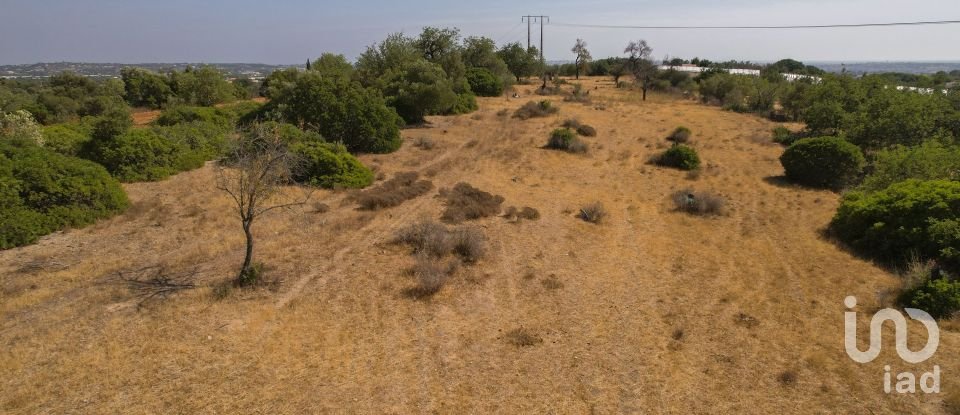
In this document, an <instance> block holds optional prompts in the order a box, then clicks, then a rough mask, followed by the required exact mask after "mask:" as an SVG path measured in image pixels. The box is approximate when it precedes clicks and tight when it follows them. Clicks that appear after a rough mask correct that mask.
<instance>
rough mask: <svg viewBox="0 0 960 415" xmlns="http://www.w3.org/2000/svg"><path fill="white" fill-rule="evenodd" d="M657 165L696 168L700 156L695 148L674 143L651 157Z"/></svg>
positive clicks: (698, 164) (686, 168)
mask: <svg viewBox="0 0 960 415" xmlns="http://www.w3.org/2000/svg"><path fill="white" fill-rule="evenodd" d="M653 162H654V163H655V164H657V165H660V166H664V167H673V168H676V169H680V170H696V169H698V168H700V156H698V155H697V150H694V149H693V147H690V146H688V145H686V144H676V145H674V146H672V147H670V148H669V149H667V151H665V152H663V153H662V154H660V155H658V156H657V157H655V158H654V159H653Z"/></svg>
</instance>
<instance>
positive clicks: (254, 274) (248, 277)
mask: <svg viewBox="0 0 960 415" xmlns="http://www.w3.org/2000/svg"><path fill="white" fill-rule="evenodd" d="M261 281H263V264H262V263H260V262H257V263H254V264H253V265H250V266H249V267H247V268H246V269H244V270H243V271H241V272H240V275H239V276H238V277H237V278H236V279H235V280H233V285H234V286H236V287H238V288H240V287H252V286H254V285H257V284H259V283H260V282H261Z"/></svg>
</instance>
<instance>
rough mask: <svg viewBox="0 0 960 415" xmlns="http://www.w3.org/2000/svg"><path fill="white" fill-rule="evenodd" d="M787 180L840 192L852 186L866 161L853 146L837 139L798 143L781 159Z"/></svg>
mask: <svg viewBox="0 0 960 415" xmlns="http://www.w3.org/2000/svg"><path fill="white" fill-rule="evenodd" d="M780 164H782V165H783V168H784V170H785V171H786V174H787V178H789V179H790V180H793V181H794V182H797V183H800V184H803V185H807V186H813V187H822V188H831V189H840V188H842V187H844V186H847V185H850V184H852V183H854V182H855V181H856V180H857V179H858V178H859V176H860V174H861V173H862V172H863V168H864V166H865V165H866V161H865V160H864V158H863V152H861V151H860V148H859V147H857V146H856V145H854V144H852V143H850V142H848V141H846V140H844V139H842V138H839V137H815V138H804V139H802V140H798V141H796V142H795V143H793V144H791V145H790V147H787V150H786V151H784V153H783V155H782V156H780Z"/></svg>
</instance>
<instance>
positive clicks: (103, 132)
mask: <svg viewBox="0 0 960 415" xmlns="http://www.w3.org/2000/svg"><path fill="white" fill-rule="evenodd" d="M130 127H133V118H132V117H131V115H130V109H129V108H127V107H116V108H113V109H111V110H110V111H107V112H106V113H104V114H103V115H101V116H99V117H96V118H95V119H94V120H93V132H92V133H91V135H92V136H93V138H95V139H104V140H107V139H110V138H112V137H115V136H118V135H120V134H123V133H124V132H126V131H127V130H129V129H130Z"/></svg>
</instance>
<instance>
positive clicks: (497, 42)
mask: <svg viewBox="0 0 960 415" xmlns="http://www.w3.org/2000/svg"><path fill="white" fill-rule="evenodd" d="M522 24H523V22H522V21H521V22H520V23H517V25H516V26H514V27H513V28H511V29H510V30H509V31H508V32H506V34H504V35H501V36H499V37H497V40H495V41H494V43H496V44H498V45H499V44H500V42H501V41H503V40H504V39H507V38H509V37H510V36H513V34H514V32H516V30H517V28H519V27H520V25H522Z"/></svg>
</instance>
